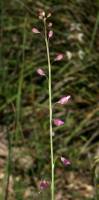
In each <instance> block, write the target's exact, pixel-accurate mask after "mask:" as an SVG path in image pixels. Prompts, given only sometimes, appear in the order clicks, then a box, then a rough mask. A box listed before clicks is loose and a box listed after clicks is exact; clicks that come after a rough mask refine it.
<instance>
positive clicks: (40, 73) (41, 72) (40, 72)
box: [37, 68, 45, 76]
mask: <svg viewBox="0 0 99 200" xmlns="http://www.w3.org/2000/svg"><path fill="white" fill-rule="evenodd" d="M37 73H38V74H39V75H40V76H45V72H44V71H43V69H41V68H38V69H37Z"/></svg>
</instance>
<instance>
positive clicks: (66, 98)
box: [57, 95, 71, 105]
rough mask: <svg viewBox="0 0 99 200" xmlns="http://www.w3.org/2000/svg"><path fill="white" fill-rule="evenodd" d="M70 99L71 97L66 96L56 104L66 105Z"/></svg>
mask: <svg viewBox="0 0 99 200" xmlns="http://www.w3.org/2000/svg"><path fill="white" fill-rule="evenodd" d="M70 98H71V96H70V95H68V96H64V97H62V98H61V99H60V100H59V101H58V102H57V103H60V104H62V105H63V104H66V103H68V101H69V99H70Z"/></svg>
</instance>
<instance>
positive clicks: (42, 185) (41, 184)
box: [39, 180, 49, 190]
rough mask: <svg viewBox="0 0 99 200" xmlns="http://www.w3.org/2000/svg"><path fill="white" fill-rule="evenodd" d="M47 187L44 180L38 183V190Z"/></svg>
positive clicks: (46, 182) (47, 184)
mask: <svg viewBox="0 0 99 200" xmlns="http://www.w3.org/2000/svg"><path fill="white" fill-rule="evenodd" d="M48 186H49V183H48V181H46V180H42V181H40V184H39V188H40V189H41V190H44V189H47V188H48Z"/></svg>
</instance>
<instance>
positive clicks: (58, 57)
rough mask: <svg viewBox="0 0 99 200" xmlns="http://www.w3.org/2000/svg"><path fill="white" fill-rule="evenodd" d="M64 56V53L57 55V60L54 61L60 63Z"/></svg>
mask: <svg viewBox="0 0 99 200" xmlns="http://www.w3.org/2000/svg"><path fill="white" fill-rule="evenodd" d="M63 57H64V55H63V54H62V53H59V54H57V56H56V58H55V59H54V60H55V61H60V60H62V59H63Z"/></svg>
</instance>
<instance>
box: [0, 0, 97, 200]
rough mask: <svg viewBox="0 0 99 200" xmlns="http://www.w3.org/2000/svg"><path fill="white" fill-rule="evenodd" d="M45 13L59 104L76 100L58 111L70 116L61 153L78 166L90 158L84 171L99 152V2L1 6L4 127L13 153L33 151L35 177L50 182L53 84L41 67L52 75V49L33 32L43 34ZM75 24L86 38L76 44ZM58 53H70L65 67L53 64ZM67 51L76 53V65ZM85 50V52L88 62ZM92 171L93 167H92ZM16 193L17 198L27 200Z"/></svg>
mask: <svg viewBox="0 0 99 200" xmlns="http://www.w3.org/2000/svg"><path fill="white" fill-rule="evenodd" d="M39 8H43V9H45V10H46V11H50V10H51V11H52V17H51V21H52V22H53V30H54V38H53V39H52V41H51V43H50V52H51V53H50V55H51V60H52V87H53V96H52V100H53V103H54V102H56V101H57V100H58V99H59V98H60V96H63V95H67V94H69V95H71V96H72V99H71V102H70V104H68V105H66V107H65V109H64V108H59V107H57V106H56V107H55V108H54V110H55V112H54V116H60V115H61V114H62V113H65V118H64V121H65V125H64V126H63V127H62V129H61V131H60V130H59V129H57V128H54V132H55V137H54V151H55V154H56V155H58V156H60V155H62V154H66V155H68V157H70V159H71V160H74V163H75V165H76V164H77V159H78V158H81V156H82V155H85V158H84V159H85V160H84V161H85V162H84V161H82V164H81V165H80V168H82V166H83V165H85V166H86V158H87V159H88V154H89V153H93V152H95V148H96V147H97V139H98V137H99V136H98V135H99V123H98V121H99V102H98V99H99V92H98V90H99V83H98V78H99V66H98V65H99V55H98V51H99V42H98V41H99V34H98V32H99V31H98V30H99V13H98V11H99V1H98V0H97V1H90V0H88V1H87V3H86V1H83V0H82V1H80V0H79V1H74V0H71V1H68V0H66V1H65V0H64V1H61V0H58V1H56V0H54V1H53V0H50V1H46V0H42V1H32V0H28V1H27V0H26V1H25V0H24V1H19V0H10V1H7V0H4V1H1V48H0V65H1V66H0V80H1V81H0V82H1V83H0V112H1V124H2V125H3V124H4V125H6V126H7V127H8V129H9V131H10V133H11V137H12V151H13V148H14V147H15V146H23V147H28V149H29V154H32V155H33V160H34V166H33V170H34V172H33V175H35V173H36V172H37V174H36V176H37V178H38V179H39V178H40V177H41V176H44V174H45V172H46V174H48V178H49V174H50V167H49V160H50V158H49V155H50V147H49V111H48V85H47V81H46V80H45V79H41V78H39V77H38V76H37V74H36V69H37V67H39V66H41V67H42V66H43V68H44V69H45V71H46V72H47V59H46V49H45V46H44V43H43V39H42V37H39V36H35V37H34V36H33V33H32V31H31V29H32V27H33V26H35V27H37V28H39V29H40V30H42V31H43V26H42V24H41V22H39V20H38V19H37V10H38V9H39ZM73 23H76V24H80V27H81V28H80V29H81V30H80V31H78V32H80V33H82V34H83V41H79V40H78V39H77V38H76V39H70V36H72V31H70V27H71V24H73ZM75 34H77V33H76V31H74V32H73V36H74V35H75ZM57 51H58V52H62V53H64V60H63V61H62V62H61V63H59V64H58V63H55V62H53V59H54V57H55V55H56V53H57ZM67 51H70V52H71V53H72V59H70V60H69V59H68V57H67ZM79 51H82V52H83V53H84V54H83V58H81V57H80V56H79ZM63 116H64V114H63ZM31 152H32V153H31ZM92 155H93V154H92ZM83 162H84V164H83ZM59 167H60V166H59ZM35 168H36V169H35ZM36 170H37V171H36ZM86 170H90V167H87V166H86ZM35 171H36V172H35ZM78 171H79V169H78ZM13 173H14V172H13ZM34 182H35V181H34ZM34 185H35V184H34ZM21 186H22V183H20V186H19V185H17V184H15V187H16V188H17V187H20V188H21ZM36 186H37V185H36ZM36 186H35V187H36ZM22 187H23V186H22ZM15 190H16V195H17V199H19V200H21V199H22V197H21V196H20V197H18V194H19V193H18V192H17V189H15Z"/></svg>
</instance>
